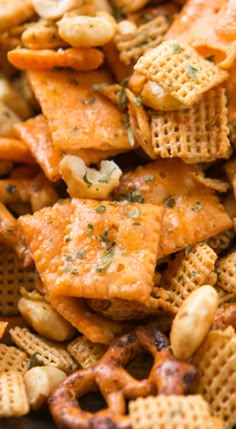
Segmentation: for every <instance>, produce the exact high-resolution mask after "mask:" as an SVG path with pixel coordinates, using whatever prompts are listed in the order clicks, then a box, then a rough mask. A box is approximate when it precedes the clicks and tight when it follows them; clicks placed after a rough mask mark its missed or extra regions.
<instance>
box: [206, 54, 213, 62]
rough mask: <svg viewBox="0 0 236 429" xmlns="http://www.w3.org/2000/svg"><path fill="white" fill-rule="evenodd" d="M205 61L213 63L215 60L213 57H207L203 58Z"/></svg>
mask: <svg viewBox="0 0 236 429" xmlns="http://www.w3.org/2000/svg"><path fill="white" fill-rule="evenodd" d="M205 59H206V60H207V61H210V62H211V63H213V61H214V59H215V55H209V56H208V57H205Z"/></svg>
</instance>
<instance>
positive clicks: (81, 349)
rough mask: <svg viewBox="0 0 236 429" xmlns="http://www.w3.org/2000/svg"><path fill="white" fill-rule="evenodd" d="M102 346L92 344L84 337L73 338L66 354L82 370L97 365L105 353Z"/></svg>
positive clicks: (104, 347)
mask: <svg viewBox="0 0 236 429" xmlns="http://www.w3.org/2000/svg"><path fill="white" fill-rule="evenodd" d="M106 349H107V348H106V346H105V345H104V344H99V343H92V341H90V340H89V339H88V338H87V337H85V335H81V337H78V338H75V340H73V341H72V342H70V343H69V344H68V346H67V350H68V352H69V353H70V354H71V355H72V356H73V358H74V359H75V360H76V361H77V362H78V363H79V364H80V365H81V367H82V368H88V367H89V366H91V365H93V364H94V363H97V362H98V361H99V359H100V358H101V357H102V356H103V355H104V353H105V351H106Z"/></svg>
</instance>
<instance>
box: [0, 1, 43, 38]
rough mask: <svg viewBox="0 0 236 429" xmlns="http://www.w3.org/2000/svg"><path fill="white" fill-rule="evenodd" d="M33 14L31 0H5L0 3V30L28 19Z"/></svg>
mask: <svg viewBox="0 0 236 429" xmlns="http://www.w3.org/2000/svg"><path fill="white" fill-rule="evenodd" d="M34 15H35V11H34V8H33V5H32V1H31V0H22V1H20V2H18V1H17V0H7V1H6V0H5V1H2V2H1V5H0V32H1V33H2V32H3V31H7V30H9V29H10V28H11V27H14V26H15V25H18V24H21V23H22V22H24V21H27V20H30V19H31V18H32V17H33V16H34Z"/></svg>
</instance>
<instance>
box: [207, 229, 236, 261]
mask: <svg viewBox="0 0 236 429" xmlns="http://www.w3.org/2000/svg"><path fill="white" fill-rule="evenodd" d="M235 235H236V233H235V231H234V229H233V228H231V229H228V230H226V231H223V232H220V233H219V234H216V235H213V236H212V237H210V238H209V239H208V240H207V244H208V245H209V246H210V247H211V248H212V249H213V250H214V251H215V252H216V253H217V255H218V254H219V253H221V252H222V251H223V250H226V249H228V248H229V247H230V245H231V243H232V241H233V238H234V237H235Z"/></svg>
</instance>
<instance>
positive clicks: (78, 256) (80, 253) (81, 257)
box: [75, 250, 85, 259]
mask: <svg viewBox="0 0 236 429" xmlns="http://www.w3.org/2000/svg"><path fill="white" fill-rule="evenodd" d="M84 255H85V250H83V251H82V252H77V253H76V255H75V256H76V258H78V259H84Z"/></svg>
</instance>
